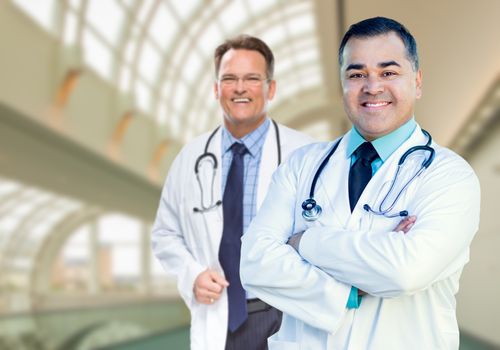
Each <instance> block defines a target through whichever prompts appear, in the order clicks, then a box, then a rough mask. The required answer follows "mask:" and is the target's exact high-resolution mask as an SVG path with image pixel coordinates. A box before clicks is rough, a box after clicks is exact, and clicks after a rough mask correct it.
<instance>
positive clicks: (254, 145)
mask: <svg viewBox="0 0 500 350" xmlns="http://www.w3.org/2000/svg"><path fill="white" fill-rule="evenodd" d="M270 124H271V122H270V121H269V118H266V120H264V122H263V123H262V124H261V125H259V127H258V128H257V129H255V130H254V131H252V132H251V133H249V134H246V135H245V136H243V137H242V138H241V139H237V138H235V137H234V136H233V135H231V133H230V132H229V131H228V130H227V129H226V128H225V127H224V126H223V127H222V154H224V153H226V152H229V151H230V150H231V146H232V145H233V143H235V142H240V143H243V144H244V145H245V147H246V148H247V149H248V152H249V153H250V155H251V156H252V157H255V156H256V155H257V154H258V152H259V151H260V150H261V149H262V146H263V145H264V140H265V136H266V134H267V131H268V130H269V125H270Z"/></svg>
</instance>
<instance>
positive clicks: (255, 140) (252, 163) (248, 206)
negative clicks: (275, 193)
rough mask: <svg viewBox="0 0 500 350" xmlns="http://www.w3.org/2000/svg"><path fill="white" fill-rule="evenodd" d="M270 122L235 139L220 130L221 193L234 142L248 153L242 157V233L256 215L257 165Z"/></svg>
mask: <svg viewBox="0 0 500 350" xmlns="http://www.w3.org/2000/svg"><path fill="white" fill-rule="evenodd" d="M270 124H271V121H270V120H269V119H266V120H265V121H264V122H263V123H262V124H261V125H260V126H259V127H258V128H257V129H255V130H254V131H252V132H251V133H249V134H247V135H245V136H243V137H242V138H241V139H237V138H235V137H234V136H233V135H231V133H230V132H229V131H228V130H227V129H226V128H225V127H223V128H222V137H221V140H222V148H221V150H222V170H221V171H222V173H221V174H222V193H224V189H225V188H226V181H227V174H228V173H229V168H230V167H231V162H232V161H233V152H232V151H231V146H232V145H233V143H235V142H239V143H243V144H244V145H245V146H246V148H247V149H248V152H247V153H246V154H245V155H244V156H243V165H244V173H243V232H246V230H247V228H248V226H249V225H250V222H251V221H252V219H253V218H254V217H255V215H256V213H257V189H258V187H257V185H258V183H259V165H260V160H261V158H262V146H263V145H264V141H265V140H266V135H267V132H268V130H269V125H270Z"/></svg>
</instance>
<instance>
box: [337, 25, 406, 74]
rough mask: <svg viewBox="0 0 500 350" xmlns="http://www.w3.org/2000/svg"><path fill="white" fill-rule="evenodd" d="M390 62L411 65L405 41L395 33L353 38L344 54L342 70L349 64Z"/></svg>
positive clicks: (368, 64) (367, 64)
mask: <svg viewBox="0 0 500 350" xmlns="http://www.w3.org/2000/svg"><path fill="white" fill-rule="evenodd" d="M388 61H396V62H398V63H400V64H405V63H407V64H411V63H410V61H409V60H408V57H407V52H406V47H405V45H404V43H403V40H401V38H400V37H399V36H398V35H397V34H396V33H394V32H390V33H387V34H382V35H376V36H371V37H358V38H351V39H349V41H348V42H347V44H346V46H345V48H344V52H343V54H342V68H345V67H347V65H349V64H363V65H366V66H370V65H377V64H378V63H380V62H388Z"/></svg>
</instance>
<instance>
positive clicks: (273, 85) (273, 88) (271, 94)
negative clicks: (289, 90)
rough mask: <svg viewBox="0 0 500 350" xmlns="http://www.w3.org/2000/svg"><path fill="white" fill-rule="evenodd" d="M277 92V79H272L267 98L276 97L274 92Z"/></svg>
mask: <svg viewBox="0 0 500 350" xmlns="http://www.w3.org/2000/svg"><path fill="white" fill-rule="evenodd" d="M275 93H276V80H274V79H273V80H271V82H270V83H269V88H268V90H267V99H268V100H269V101H271V100H272V99H273V98H274V94H275Z"/></svg>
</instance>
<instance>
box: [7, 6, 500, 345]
mask: <svg viewBox="0 0 500 350" xmlns="http://www.w3.org/2000/svg"><path fill="white" fill-rule="evenodd" d="M499 14H500V1H497V0H475V1H466V0H455V1H453V0H443V1H427V0H426V1H410V0H379V1H376V2H375V1H367V0H290V1H285V0H234V1H231V0H183V1H177V0H0V349H2V350H4V349H5V350H10V349H15V350H23V349H26V350H31V349H40V350H44V349H61V350H71V349H144V350H147V349H188V347H189V331H188V329H189V313H188V311H187V309H186V307H185V306H184V304H183V303H182V300H181V299H180V297H179V294H178V292H177V288H176V282H175V280H173V279H172V278H171V277H169V275H167V273H166V272H165V271H164V270H163V268H162V267H161V265H160V264H159V263H158V262H157V261H156V259H155V258H154V256H153V255H152V253H151V245H150V231H151V226H152V223H153V221H154V218H155V215H156V210H157V206H158V202H159V199H160V192H161V188H162V184H163V181H164V179H165V176H166V174H167V172H168V170H169V167H170V164H171V163H172V161H173V159H174V158H175V156H176V154H177V153H178V152H179V151H180V149H181V148H182V146H183V145H185V144H186V143H187V142H189V141H190V140H192V139H193V138H194V137H196V136H198V135H200V134H202V133H204V132H207V131H211V130H213V129H214V128H215V127H216V126H217V125H219V124H220V123H221V120H222V119H221V118H222V115H221V112H220V107H219V105H218V103H217V101H216V100H215V98H214V95H213V84H214V72H213V71H214V70H213V51H214V49H215V47H216V46H217V45H218V44H220V43H222V42H223V41H224V39H226V38H229V37H232V36H235V35H237V34H240V33H246V34H251V35H254V36H257V37H259V38H262V39H263V40H264V41H266V43H268V45H269V46H270V47H271V49H272V50H273V52H274V54H275V58H276V64H275V79H276V81H277V91H276V96H275V98H274V99H273V101H271V104H270V112H269V115H270V116H271V118H273V119H275V120H276V121H278V122H280V123H283V124H285V125H287V126H289V127H291V128H294V129H297V130H300V131H302V132H305V133H307V134H309V135H310V136H312V137H314V138H315V139H316V140H318V141H327V140H332V139H334V138H336V137H338V136H340V135H342V134H343V133H344V132H346V131H347V130H349V129H350V127H351V125H350V123H349V122H348V120H347V117H346V116H345V112H344V109H343V107H342V90H341V86H340V83H339V73H338V63H337V49H338V45H339V41H340V38H341V37H342V34H343V33H344V32H345V31H346V30H347V28H348V27H349V25H350V24H352V23H355V22H357V21H359V20H362V19H364V18H368V17H373V16H378V15H382V16H386V17H391V18H394V19H396V20H398V21H400V22H401V23H403V24H404V25H405V26H407V27H408V28H409V30H410V31H411V32H412V34H413V35H414V36H415V38H416V40H417V44H418V50H419V55H420V62H421V67H422V70H423V97H422V99H421V100H419V101H418V102H417V105H416V112H415V117H416V120H417V122H418V123H419V124H420V125H421V126H422V127H423V128H424V129H426V130H428V131H429V132H430V133H431V134H432V136H433V138H434V140H435V141H436V142H437V143H439V144H441V145H443V146H446V147H449V148H451V149H452V150H453V151H455V152H457V153H458V154H460V155H461V156H462V157H464V158H465V159H466V160H467V161H468V162H469V163H470V164H471V165H472V167H473V168H474V170H475V172H476V174H477V176H478V177H479V180H480V183H481V189H482V193H481V222H480V227H479V231H478V232H477V234H476V236H475V238H474V240H473V242H472V244H471V248H470V262H469V263H468V264H467V265H466V267H465V269H464V271H463V274H462V278H461V281H460V291H459V293H458V294H457V318H458V323H459V327H460V330H461V337H460V340H461V342H460V349H461V350H467V349H500V302H499V301H498V300H499V296H500V259H498V254H499V249H500V223H499V221H498V218H495V216H497V215H498V210H499V204H498V198H500V156H499V154H500V40H499V38H500V21H499ZM189 171H191V170H186V172H188V173H187V175H186V176H191V175H192V176H194V174H191V173H189ZM396 331H397V330H396Z"/></svg>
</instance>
